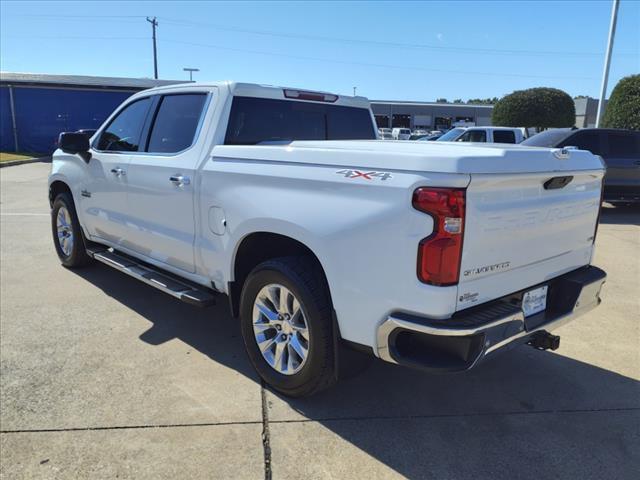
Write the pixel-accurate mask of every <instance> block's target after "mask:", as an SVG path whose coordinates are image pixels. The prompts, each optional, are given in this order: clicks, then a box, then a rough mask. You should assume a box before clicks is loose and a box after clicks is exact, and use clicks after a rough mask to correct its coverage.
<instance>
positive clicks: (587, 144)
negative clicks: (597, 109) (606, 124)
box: [559, 130, 605, 157]
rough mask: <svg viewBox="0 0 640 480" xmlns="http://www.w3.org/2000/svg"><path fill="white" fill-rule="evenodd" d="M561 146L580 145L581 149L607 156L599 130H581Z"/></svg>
mask: <svg viewBox="0 0 640 480" xmlns="http://www.w3.org/2000/svg"><path fill="white" fill-rule="evenodd" d="M559 146H560V147H578V148H579V149H580V150H588V151H590V152H591V153H593V154H594V155H600V156H603V157H604V156H605V155H604V152H603V148H602V138H601V136H600V132H598V131H597V130H587V131H585V132H579V133H576V134H574V135H572V136H571V137H569V138H567V139H566V140H565V141H564V142H562V144H560V145H559Z"/></svg>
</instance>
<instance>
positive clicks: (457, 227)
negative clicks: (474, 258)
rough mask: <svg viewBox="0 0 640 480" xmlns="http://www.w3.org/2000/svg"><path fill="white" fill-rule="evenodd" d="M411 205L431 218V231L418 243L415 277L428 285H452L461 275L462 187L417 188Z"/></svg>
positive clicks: (463, 203)
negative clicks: (416, 272)
mask: <svg viewBox="0 0 640 480" xmlns="http://www.w3.org/2000/svg"><path fill="white" fill-rule="evenodd" d="M412 203H413V207H414V208H415V209H416V210H419V211H421V212H424V213H427V214H429V215H431V217H433V233H432V234H431V235H429V236H428V237H427V238H425V239H423V240H422V241H421V242H420V245H419V246H418V278H419V279H420V281H421V282H424V283H428V284H430V285H438V286H446V285H455V284H457V283H458V280H459V278H460V261H461V260H462V240H463V237H464V235H463V234H464V210H465V189H464V188H426V187H423V188H418V189H417V190H416V191H415V192H413V202H412Z"/></svg>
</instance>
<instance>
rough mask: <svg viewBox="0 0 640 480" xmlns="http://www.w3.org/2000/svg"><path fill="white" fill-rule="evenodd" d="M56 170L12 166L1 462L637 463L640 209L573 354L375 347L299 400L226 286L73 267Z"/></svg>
mask: <svg viewBox="0 0 640 480" xmlns="http://www.w3.org/2000/svg"><path fill="white" fill-rule="evenodd" d="M49 168H50V166H49V165H47V164H30V165H24V166H19V167H14V168H10V169H3V170H2V172H1V173H0V179H1V185H0V194H1V213H0V221H1V223H0V227H1V228H0V246H1V249H0V276H1V279H2V282H1V285H0V300H1V301H0V316H1V318H0V320H1V321H0V377H1V378H0V406H1V407H0V408H1V411H0V430H1V432H2V433H0V477H1V478H3V479H4V478H7V479H9V478H11V479H13V478H92V479H94V478H114V477H118V478H135V479H140V478H150V479H156V478H171V479H175V478H225V479H226V478H238V479H258V478H265V476H268V475H272V477H273V478H277V479H280V478H305V479H308V478H311V479H314V478H318V479H321V478H322V479H324V478H367V477H368V478H376V479H377V478H402V477H406V478H416V479H418V478H419V479H422V478H434V479H436V478H437V479H441V478H452V479H466V478H469V479H473V480H478V479H484V478H493V479H500V478H504V479H512V478H523V479H526V478H532V479H534V478H535V479H540V478H576V479H591V478H592V479H602V478H616V479H620V478H622V479H625V478H628V479H632V478H634V479H635V478H638V475H639V473H640V471H639V465H640V381H639V380H640V324H639V322H638V320H639V317H640V315H639V311H640V303H639V300H638V298H639V296H640V295H639V293H640V292H639V290H638V288H639V287H638V280H639V279H640V259H639V258H638V252H639V251H640V226H639V224H640V221H639V220H640V212H639V211H638V210H628V209H625V210H620V209H615V210H614V209H608V210H606V211H605V213H604V214H603V223H602V225H601V226H600V229H599V233H598V252H597V256H596V262H595V263H596V264H597V265H599V266H601V267H602V268H604V269H605V270H606V271H607V272H608V274H609V277H608V281H607V284H606V286H605V292H604V299H605V300H604V303H603V305H602V306H601V307H600V308H599V309H597V310H595V311H594V312H592V313H590V314H589V315H587V316H585V317H583V318H581V319H580V320H579V321H577V322H575V323H573V324H570V325H567V326H565V327H563V328H562V329H560V330H559V331H558V333H559V334H560V335H561V336H562V346H561V348H560V349H559V350H558V351H557V352H556V353H549V352H539V351H536V350H533V349H531V348H528V347H523V348H519V349H516V350H514V351H512V352H509V353H507V354H505V355H503V356H500V357H498V358H495V359H493V360H492V361H489V362H487V363H486V364H485V365H483V366H482V367H481V368H479V369H478V370H477V371H472V372H468V373H464V374H458V375H443V376H433V375H426V374H424V373H421V372H416V371H412V370H407V369H403V368H400V367H396V366H393V365H389V364H384V363H383V362H379V361H375V362H374V363H373V364H372V366H371V367H370V368H369V369H368V370H367V371H365V372H364V373H362V374H361V375H359V376H357V377H355V378H352V379H349V380H346V381H343V382H341V383H340V384H338V385H337V386H336V387H335V388H334V389H332V390H330V391H327V392H323V393H322V394H320V395H318V396H316V397H313V398H310V399H304V400H291V399H287V398H283V397H281V396H279V395H276V394H274V393H272V392H270V391H268V390H265V389H264V388H263V387H262V386H261V384H260V382H259V380H258V378H257V376H256V375H255V373H254V372H253V370H252V369H251V366H250V365H249V362H248V360H247V358H246V355H245V352H244V349H243V345H242V339H241V337H240V332H239V329H238V325H237V322H236V321H234V320H233V319H231V318H230V315H229V312H228V309H227V306H226V304H225V302H224V301H222V302H220V303H221V304H220V305H218V306H216V307H212V308H210V309H204V310H200V309H196V308H194V307H190V306H188V305H185V304H182V303H180V302H178V301H176V300H174V299H172V298H170V297H167V296H165V295H163V294H162V293H160V292H158V291H156V290H154V289H152V288H151V287H148V286H146V285H143V284H140V283H138V282H136V281H135V280H133V279H131V278H129V277H126V276H124V275H122V274H120V273H118V272H116V271H113V270H111V269H109V268H108V267H106V266H103V265H94V266H91V267H88V268H85V269H82V270H76V271H70V270H67V269H64V268H62V267H61V266H60V265H59V263H58V260H57V257H56V255H55V252H54V250H53V245H52V242H51V238H50V237H51V231H50V223H49V217H48V211H49V206H48V202H47V192H46V176H47V173H48V170H49Z"/></svg>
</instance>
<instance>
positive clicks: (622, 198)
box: [522, 128, 640, 204]
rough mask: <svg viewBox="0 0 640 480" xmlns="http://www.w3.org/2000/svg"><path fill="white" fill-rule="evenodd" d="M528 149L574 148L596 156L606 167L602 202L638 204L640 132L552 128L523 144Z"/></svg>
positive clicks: (639, 199)
mask: <svg viewBox="0 0 640 480" xmlns="http://www.w3.org/2000/svg"><path fill="white" fill-rule="evenodd" d="M522 144H523V145H529V146H532V147H576V148H578V149H580V150H589V151H590V152H591V153H593V154H594V155H599V156H600V157H602V159H603V160H604V163H605V164H606V166H607V173H606V175H605V177H604V200H605V201H607V202H609V203H614V204H616V203H640V132H639V131H636V130H615V129H606V128H582V129H577V128H555V129H552V130H546V131H544V132H541V133H538V134H537V135H534V136H532V137H530V138H528V139H526V140H525V141H524V142H522Z"/></svg>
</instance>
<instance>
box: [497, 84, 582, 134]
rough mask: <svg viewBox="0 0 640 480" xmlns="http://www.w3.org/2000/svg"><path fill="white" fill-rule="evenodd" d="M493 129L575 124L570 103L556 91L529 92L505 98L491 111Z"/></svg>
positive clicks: (566, 95) (555, 126) (562, 93)
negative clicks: (500, 126)
mask: <svg viewBox="0 0 640 480" xmlns="http://www.w3.org/2000/svg"><path fill="white" fill-rule="evenodd" d="M491 120H492V122H493V124H494V125H502V126H506V127H537V128H539V129H544V128H558V127H572V126H574V125H575V122H576V107H575V105H574V103H573V99H572V98H571V97H570V96H569V95H568V94H567V93H565V92H563V91H562V90H558V89H557V88H530V89H528V90H518V91H515V92H513V93H511V94H509V95H506V96H505V97H503V98H502V99H500V100H499V101H498V103H496V105H495V106H494V107H493V114H492V118H491Z"/></svg>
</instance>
